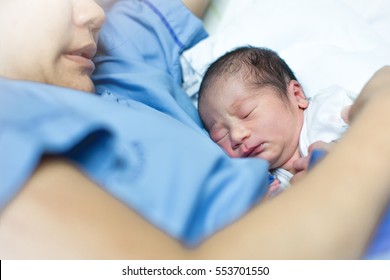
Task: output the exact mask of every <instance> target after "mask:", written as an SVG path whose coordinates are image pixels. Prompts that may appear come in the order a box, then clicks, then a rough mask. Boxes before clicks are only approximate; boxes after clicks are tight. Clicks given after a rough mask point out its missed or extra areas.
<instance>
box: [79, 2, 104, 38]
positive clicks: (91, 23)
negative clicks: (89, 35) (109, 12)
mask: <svg viewBox="0 0 390 280" xmlns="http://www.w3.org/2000/svg"><path fill="white" fill-rule="evenodd" d="M73 12H74V22H75V24H76V25H77V26H80V27H82V26H87V27H88V28H89V29H90V30H91V31H92V32H93V33H97V32H98V31H99V30H100V28H101V27H102V25H103V23H104V20H105V18H106V16H105V13H104V10H103V8H102V7H100V6H99V5H98V4H96V2H95V1H93V0H78V1H77V4H75V6H74V8H73Z"/></svg>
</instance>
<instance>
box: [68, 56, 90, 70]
mask: <svg viewBox="0 0 390 280" xmlns="http://www.w3.org/2000/svg"><path fill="white" fill-rule="evenodd" d="M66 57H67V58H68V59H69V60H71V61H73V62H75V63H76V64H78V65H80V66H81V67H82V68H83V69H84V70H86V71H88V72H89V73H90V74H92V72H93V71H94V70H95V63H93V61H92V59H90V58H88V57H84V56H83V55H82V54H67V55H66Z"/></svg>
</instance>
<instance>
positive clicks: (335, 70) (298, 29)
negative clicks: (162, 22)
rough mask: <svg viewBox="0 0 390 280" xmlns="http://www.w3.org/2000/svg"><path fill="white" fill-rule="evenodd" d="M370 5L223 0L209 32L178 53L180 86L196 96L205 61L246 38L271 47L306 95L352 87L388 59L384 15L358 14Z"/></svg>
mask: <svg viewBox="0 0 390 280" xmlns="http://www.w3.org/2000/svg"><path fill="white" fill-rule="evenodd" d="M355 2H356V3H359V6H358V5H357V4H356V5H354V4H355ZM374 2H375V3H379V4H380V3H382V2H383V3H384V1H380V0H375V1H374ZM241 3H243V4H242V5H241ZM351 6H353V8H352V7H351ZM370 6H371V2H367V1H363V0H361V1H353V2H352V0H344V1H337V0H318V1H310V0H295V1H288V0H261V1H255V0H244V1H229V2H228V4H227V6H225V7H224V9H225V10H224V11H225V13H226V16H222V17H221V22H220V23H219V24H218V25H214V27H213V28H214V33H212V34H211V35H210V36H209V37H208V38H207V39H205V40H203V41H201V42H200V43H198V44H197V45H195V46H194V47H193V48H191V49H189V50H187V51H186V52H184V53H183V55H182V57H181V64H182V67H183V72H184V81H183V87H184V89H185V90H186V91H187V93H188V94H189V95H190V96H191V97H192V98H193V99H194V100H195V101H196V93H197V91H198V89H199V85H200V82H201V79H202V77H203V74H204V72H205V70H206V69H207V67H208V66H209V64H210V63H211V62H213V61H214V60H215V59H216V58H218V57H219V56H221V55H222V54H224V53H225V52H227V51H229V50H231V49H232V48H235V47H238V46H241V45H248V44H249V45H254V46H263V47H268V48H271V49H274V50H275V51H277V52H278V53H279V54H280V56H281V57H282V58H284V59H285V60H286V62H287V63H288V64H289V65H290V67H291V68H292V70H293V71H294V72H295V74H296V76H297V78H298V79H299V81H300V82H301V84H302V85H303V87H304V89H305V93H306V95H307V96H308V97H310V96H313V95H315V94H316V93H317V92H318V91H320V90H322V89H324V88H327V87H329V86H332V85H338V86H341V87H343V88H345V89H347V90H350V91H353V92H356V93H358V92H359V91H360V90H361V88H362V87H363V86H364V84H365V83H366V82H367V80H368V79H369V78H370V77H371V75H372V74H373V73H374V72H375V71H376V70H378V69H379V68H380V67H382V66H384V65H387V64H390V43H389V41H388V40H386V39H385V35H383V34H382V33H385V34H387V33H386V32H384V31H385V30H386V31H387V30H389V29H390V20H379V18H380V16H379V12H378V13H377V14H378V17H376V16H375V15H376V14H375V13H372V15H371V16H369V17H368V16H367V15H363V14H364V13H363V12H364V8H365V7H370ZM381 7H382V9H378V11H380V14H383V13H384V14H390V4H387V5H385V4H383V5H382V6H381ZM210 9H212V6H211V7H210ZM371 10H372V9H371ZM383 10H385V11H383ZM235 11H237V12H235ZM357 11H360V12H359V13H358V12H357ZM373 18H376V19H378V20H377V21H375V20H373ZM373 22H374V23H375V24H372V23H373ZM379 22H380V24H379ZM379 29H380V30H382V31H383V32H378V30H379ZM386 36H389V35H386Z"/></svg>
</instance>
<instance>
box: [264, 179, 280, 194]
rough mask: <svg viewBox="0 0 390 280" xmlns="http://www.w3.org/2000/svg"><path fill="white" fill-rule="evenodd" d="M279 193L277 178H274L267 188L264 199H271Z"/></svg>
mask: <svg viewBox="0 0 390 280" xmlns="http://www.w3.org/2000/svg"><path fill="white" fill-rule="evenodd" d="M279 192H280V181H279V179H278V178H275V179H274V180H273V181H272V182H271V184H269V186H268V191H267V194H266V195H265V196H266V198H272V197H274V196H275V195H277V194H278V193H279Z"/></svg>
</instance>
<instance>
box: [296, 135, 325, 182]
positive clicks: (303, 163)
mask: <svg viewBox="0 0 390 280" xmlns="http://www.w3.org/2000/svg"><path fill="white" fill-rule="evenodd" d="M331 145H332V144H331V143H326V142H323V141H317V142H314V143H313V144H311V145H310V146H309V149H308V150H309V155H308V156H306V157H302V158H299V159H297V160H296V161H294V162H293V167H294V169H295V171H296V173H295V175H294V176H293V177H292V178H291V180H290V183H291V184H295V183H296V182H298V181H299V180H300V179H301V178H303V177H304V176H305V175H306V173H307V169H308V168H309V162H310V157H311V154H312V152H313V150H316V149H323V150H326V151H329V149H330V147H331Z"/></svg>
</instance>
